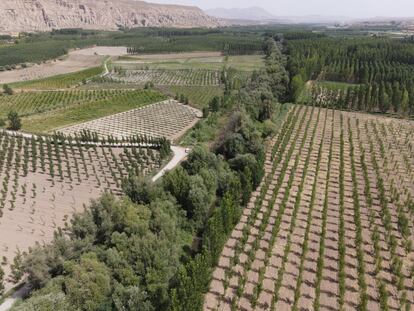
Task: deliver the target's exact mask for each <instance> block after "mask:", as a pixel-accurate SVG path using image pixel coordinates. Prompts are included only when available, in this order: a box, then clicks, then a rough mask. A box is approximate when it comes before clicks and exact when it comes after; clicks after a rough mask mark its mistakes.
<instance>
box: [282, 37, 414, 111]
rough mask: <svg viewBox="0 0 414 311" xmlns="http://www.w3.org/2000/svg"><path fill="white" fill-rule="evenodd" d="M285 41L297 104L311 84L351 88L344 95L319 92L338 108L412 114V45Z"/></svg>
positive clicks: (371, 40)
mask: <svg viewBox="0 0 414 311" xmlns="http://www.w3.org/2000/svg"><path fill="white" fill-rule="evenodd" d="M298 38H300V39H298V40H295V37H293V38H292V40H288V41H287V44H286V45H287V50H288V53H289V66H288V67H289V71H290V74H291V76H292V77H293V78H292V84H291V92H292V97H293V98H294V99H298V97H299V95H300V92H301V90H302V89H303V88H304V85H305V83H306V82H307V81H309V80H322V81H336V82H344V83H347V84H349V87H348V88H346V89H345V90H343V89H342V90H332V89H327V88H326V87H324V88H316V89H314V90H312V93H313V96H312V97H311V100H312V101H315V99H317V97H324V98H322V100H321V101H322V102H324V103H325V104H332V105H333V106H334V107H336V108H342V109H354V110H362V111H370V112H375V111H377V112H383V113H385V112H390V111H392V112H394V113H400V114H403V115H408V114H413V113H414V44H413V42H412V41H411V40H399V39H388V38H370V37H353V38H328V37H326V38H324V37H322V38H319V39H316V38H314V37H311V38H304V39H302V37H298Z"/></svg>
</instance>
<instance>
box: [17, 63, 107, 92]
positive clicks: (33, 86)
mask: <svg viewBox="0 0 414 311" xmlns="http://www.w3.org/2000/svg"><path fill="white" fill-rule="evenodd" d="M103 71H104V70H103V68H102V67H101V66H99V67H94V68H90V69H86V70H82V71H77V72H74V73H68V74H62V75H55V76H52V77H48V78H44V79H39V80H31V81H26V82H19V83H14V84H12V85H11V86H12V87H14V88H17V89H24V90H59V89H68V88H75V87H77V86H79V85H81V84H84V83H85V82H86V81H87V80H90V79H92V78H94V77H97V76H99V75H101V74H102V73H103Z"/></svg>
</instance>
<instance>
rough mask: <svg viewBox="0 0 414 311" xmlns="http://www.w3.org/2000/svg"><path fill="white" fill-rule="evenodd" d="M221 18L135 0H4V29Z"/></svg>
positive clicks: (0, 6)
mask: <svg viewBox="0 0 414 311" xmlns="http://www.w3.org/2000/svg"><path fill="white" fill-rule="evenodd" d="M218 24H219V22H218V20H217V19H215V18H213V17H210V16H208V15H207V14H205V13H204V12H203V11H202V10H201V9H199V8H197V7H190V6H179V5H163V4H153V3H147V2H144V1H134V0H70V1H66V0H1V1H0V33H18V32H23V31H25V32H33V31H48V30H51V29H62V28H85V29H101V30H114V29H118V28H120V27H130V28H133V27H183V28H184V27H214V26H217V25H218Z"/></svg>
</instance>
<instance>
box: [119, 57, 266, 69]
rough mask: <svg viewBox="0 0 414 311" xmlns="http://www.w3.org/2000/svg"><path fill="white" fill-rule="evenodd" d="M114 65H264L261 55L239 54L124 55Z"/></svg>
mask: <svg viewBox="0 0 414 311" xmlns="http://www.w3.org/2000/svg"><path fill="white" fill-rule="evenodd" d="M113 66H114V67H119V68H123V69H127V70H142V69H167V70H180V69H205V70H221V69H222V68H223V66H228V67H232V68H234V69H236V70H240V71H253V70H257V69H260V68H263V67H264V63H263V56H262V55H240V56H228V57H226V56H210V57H186V58H180V56H179V55H177V58H174V59H165V60H162V59H158V60H154V59H152V58H146V57H145V56H139V57H138V56H137V57H132V56H124V57H121V58H120V59H119V60H118V61H114V62H113Z"/></svg>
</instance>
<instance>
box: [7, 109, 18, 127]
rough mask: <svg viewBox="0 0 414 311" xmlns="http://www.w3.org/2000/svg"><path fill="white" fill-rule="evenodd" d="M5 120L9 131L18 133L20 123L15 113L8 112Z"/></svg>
mask: <svg viewBox="0 0 414 311" xmlns="http://www.w3.org/2000/svg"><path fill="white" fill-rule="evenodd" d="M7 119H8V121H9V127H8V128H9V130H12V131H18V130H20V129H21V128H22V121H21V119H20V117H19V114H18V113H17V112H15V111H10V112H9V114H8V115H7Z"/></svg>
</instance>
